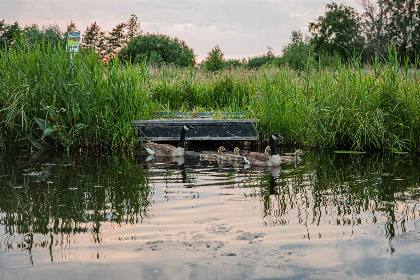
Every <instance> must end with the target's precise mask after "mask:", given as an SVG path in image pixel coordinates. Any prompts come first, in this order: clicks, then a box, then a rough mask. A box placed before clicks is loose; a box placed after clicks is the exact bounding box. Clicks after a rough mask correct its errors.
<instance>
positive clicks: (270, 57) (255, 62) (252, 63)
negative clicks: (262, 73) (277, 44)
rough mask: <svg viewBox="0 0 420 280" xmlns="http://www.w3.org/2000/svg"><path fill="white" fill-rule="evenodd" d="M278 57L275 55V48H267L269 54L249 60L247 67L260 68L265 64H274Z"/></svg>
mask: <svg viewBox="0 0 420 280" xmlns="http://www.w3.org/2000/svg"><path fill="white" fill-rule="evenodd" d="M275 58H276V56H275V55H274V52H273V48H271V47H270V46H268V47H267V53H266V54H263V55H259V56H254V57H252V58H250V59H248V62H247V67H248V68H258V67H261V66H263V65H265V64H269V63H272V62H274V60H275Z"/></svg>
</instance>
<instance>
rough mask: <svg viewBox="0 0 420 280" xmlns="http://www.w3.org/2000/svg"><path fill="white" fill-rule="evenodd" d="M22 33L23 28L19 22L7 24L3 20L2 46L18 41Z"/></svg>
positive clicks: (0, 29)
mask: <svg viewBox="0 0 420 280" xmlns="http://www.w3.org/2000/svg"><path fill="white" fill-rule="evenodd" d="M21 35H22V29H21V28H20V26H19V23H17V22H14V23H13V24H6V23H5V22H4V20H3V21H1V22H0V47H1V48H2V47H5V46H6V47H9V46H11V45H13V44H14V43H15V42H16V38H19V37H20V36H21Z"/></svg>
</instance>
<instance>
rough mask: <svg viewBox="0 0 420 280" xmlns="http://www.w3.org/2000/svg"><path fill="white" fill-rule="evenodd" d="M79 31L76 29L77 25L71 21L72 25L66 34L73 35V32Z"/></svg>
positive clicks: (68, 27)
mask: <svg viewBox="0 0 420 280" xmlns="http://www.w3.org/2000/svg"><path fill="white" fill-rule="evenodd" d="M77 31H78V30H77V27H76V23H75V22H74V21H73V20H71V21H70V23H69V24H68V25H67V29H66V33H73V32H77ZM66 35H67V34H66Z"/></svg>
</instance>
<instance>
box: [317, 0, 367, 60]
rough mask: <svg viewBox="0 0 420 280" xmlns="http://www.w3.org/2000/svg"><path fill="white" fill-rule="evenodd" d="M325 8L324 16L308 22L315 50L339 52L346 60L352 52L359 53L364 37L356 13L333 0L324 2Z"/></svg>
mask: <svg viewBox="0 0 420 280" xmlns="http://www.w3.org/2000/svg"><path fill="white" fill-rule="evenodd" d="M325 8H326V12H325V15H324V16H319V17H318V20H317V21H316V22H311V23H309V31H310V32H311V35H312V38H311V42H312V43H313V45H314V50H315V52H316V53H328V54H330V55H334V54H339V55H340V56H341V57H342V58H343V59H346V60H347V59H348V58H349V56H350V57H351V56H352V55H353V53H354V52H356V53H360V52H361V51H362V50H363V46H364V38H363V37H362V36H361V33H362V32H361V19H360V16H359V15H358V13H357V12H356V11H355V10H354V9H353V8H351V7H348V6H346V5H344V4H340V5H337V4H336V3H334V2H332V3H330V4H326V5H325Z"/></svg>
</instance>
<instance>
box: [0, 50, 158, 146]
mask: <svg viewBox="0 0 420 280" xmlns="http://www.w3.org/2000/svg"><path fill="white" fill-rule="evenodd" d="M0 57H1V59H0V73H1V74H0V127H1V132H0V139H1V140H2V142H3V143H7V144H12V143H16V142H18V143H19V142H26V143H27V141H28V140H27V139H29V140H30V141H31V142H32V143H38V146H46V145H51V144H52V145H61V146H64V147H67V148H68V147H70V146H97V145H104V144H105V145H108V146H120V147H123V146H127V145H129V144H131V143H132V142H133V130H132V127H131V121H132V120H134V119H136V118H146V117H147V116H150V114H151V112H152V111H153V108H152V106H151V104H150V103H149V99H148V96H147V91H146V90H145V88H144V79H145V73H147V71H146V69H144V68H141V67H140V68H138V67H134V66H131V65H120V64H119V63H118V61H115V62H114V63H113V64H112V65H109V66H105V65H103V64H102V62H101V61H100V59H99V57H98V56H97V55H95V54H94V53H85V54H79V55H76V56H75V58H74V59H70V57H69V54H68V53H66V52H65V51H64V50H63V49H62V48H61V47H60V46H55V47H54V46H51V45H43V46H40V45H37V46H32V47H28V46H24V44H20V45H19V46H15V47H13V48H11V49H7V50H1V51H0Z"/></svg>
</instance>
